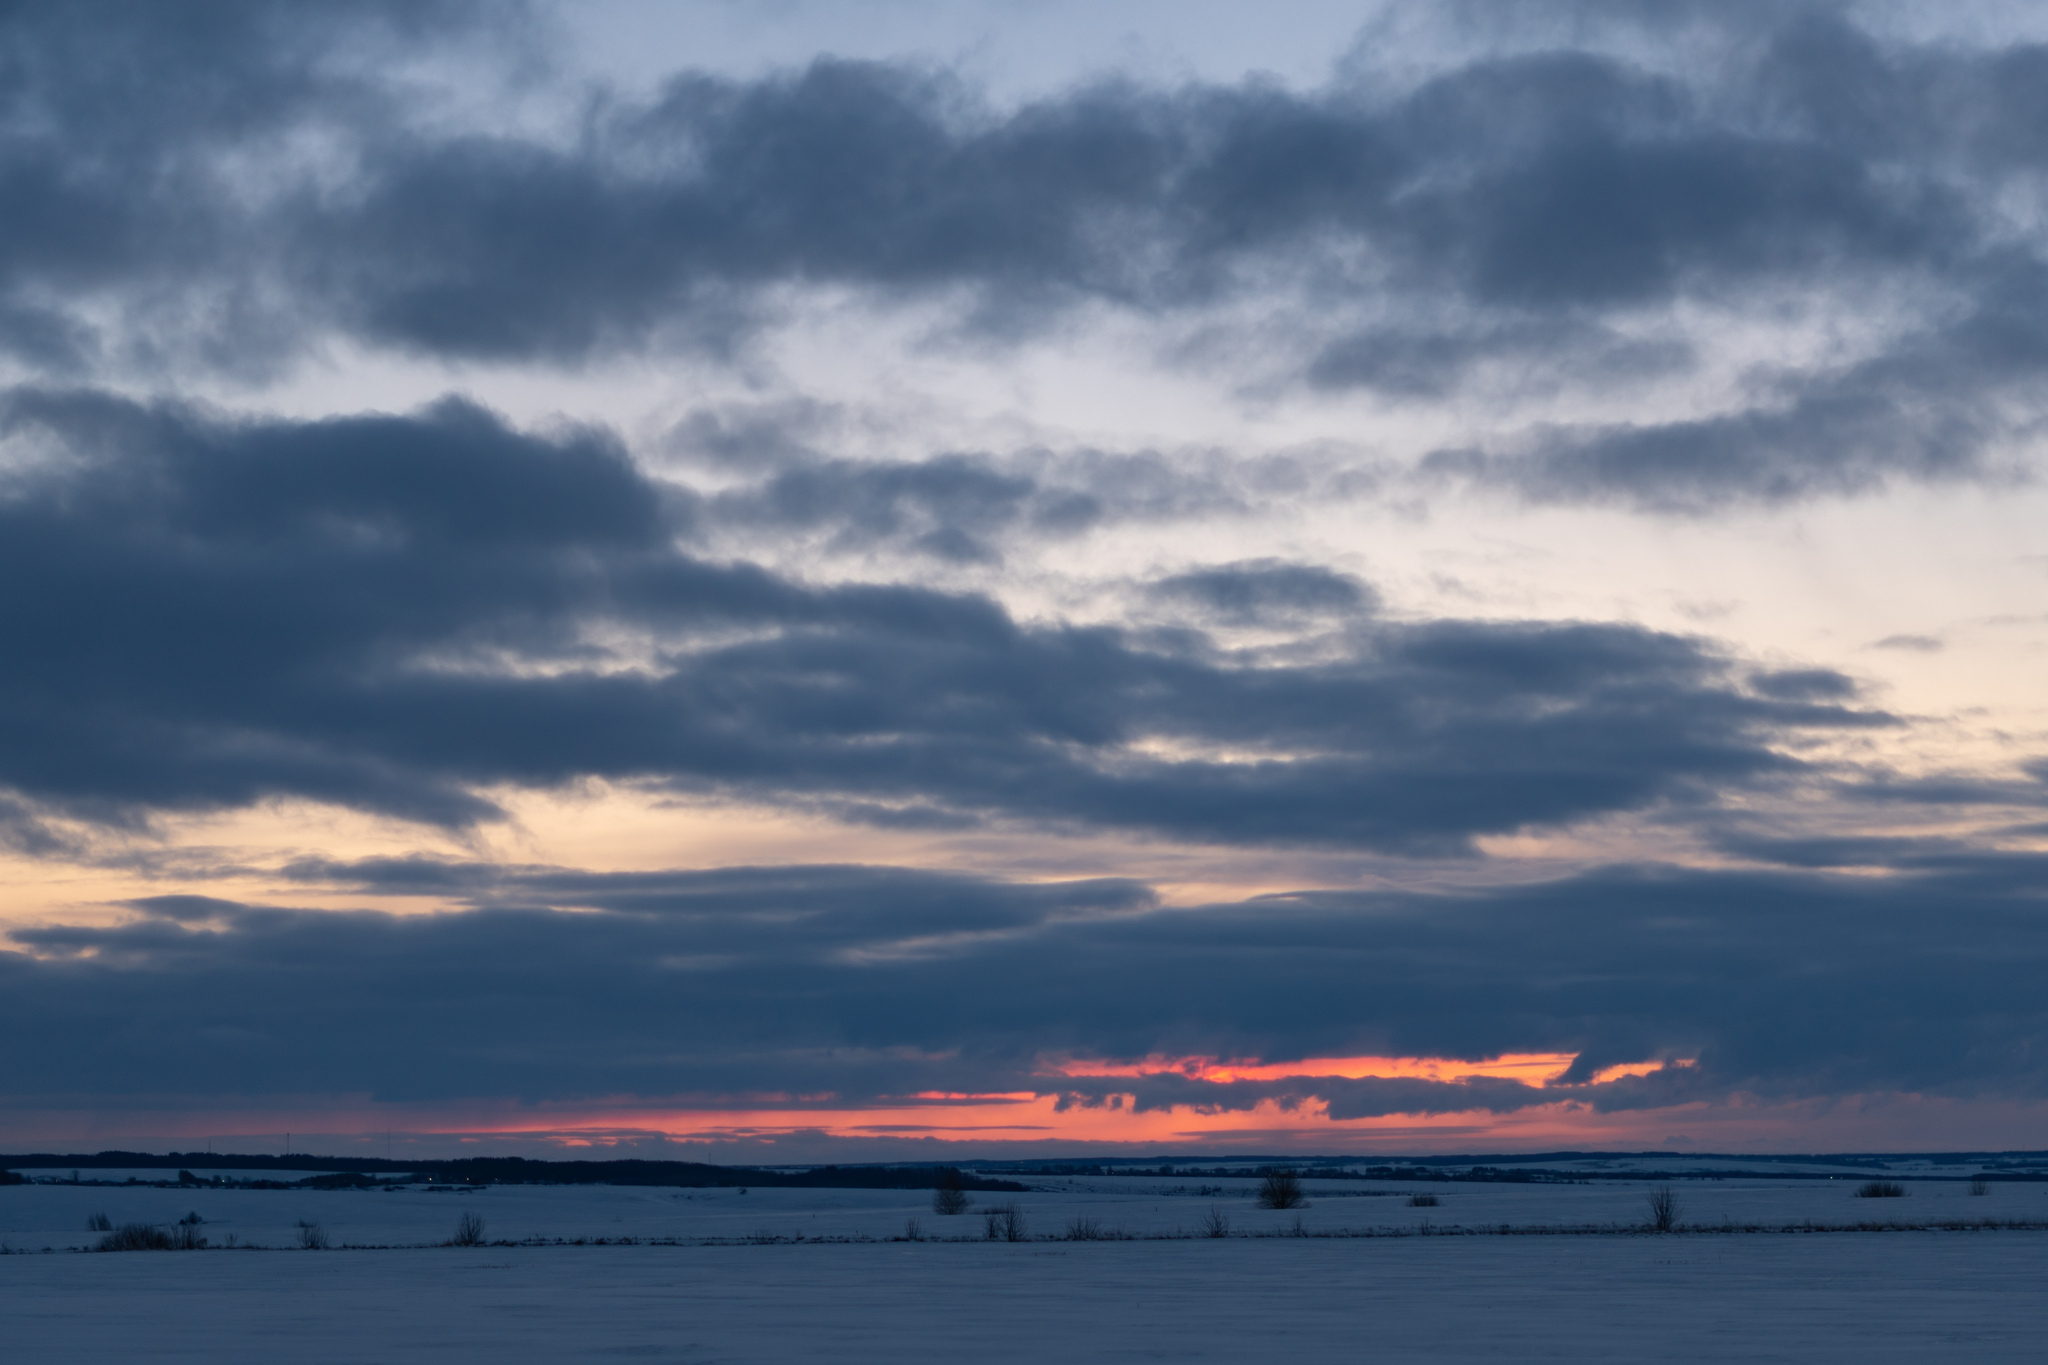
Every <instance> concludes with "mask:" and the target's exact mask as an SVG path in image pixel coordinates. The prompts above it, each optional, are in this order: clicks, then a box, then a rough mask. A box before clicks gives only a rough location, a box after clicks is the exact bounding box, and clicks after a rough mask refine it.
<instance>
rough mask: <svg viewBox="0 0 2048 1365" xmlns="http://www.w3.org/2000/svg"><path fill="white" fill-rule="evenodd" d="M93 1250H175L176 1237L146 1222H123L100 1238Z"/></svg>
mask: <svg viewBox="0 0 2048 1365" xmlns="http://www.w3.org/2000/svg"><path fill="white" fill-rule="evenodd" d="M93 1249H94V1250H95V1251H175V1250H177V1249H178V1243H177V1239H176V1238H174V1237H172V1236H171V1234H170V1233H168V1232H165V1231H164V1230H163V1229H162V1228H159V1227H152V1226H151V1225H150V1224H148V1223H123V1224H122V1225H121V1226H120V1227H118V1228H115V1229H114V1230H113V1231H112V1232H110V1233H108V1234H107V1235H106V1236H104V1237H102V1238H100V1242H99V1245H98V1246H97V1247H95V1248H93Z"/></svg>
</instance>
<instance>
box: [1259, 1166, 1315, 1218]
mask: <svg viewBox="0 0 2048 1365" xmlns="http://www.w3.org/2000/svg"><path fill="white" fill-rule="evenodd" d="M1259 1207H1260V1208H1262V1209H1305V1208H1307V1207H1308V1200H1307V1198H1306V1197H1305V1196H1304V1195H1303V1194H1302V1191H1301V1177H1300V1176H1298V1175H1296V1174H1295V1173H1294V1172H1293V1171H1268V1172H1266V1178H1265V1179H1264V1180H1261V1181H1260V1182H1259Z"/></svg>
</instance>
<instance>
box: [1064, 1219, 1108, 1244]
mask: <svg viewBox="0 0 2048 1365" xmlns="http://www.w3.org/2000/svg"><path fill="white" fill-rule="evenodd" d="M1066 1235H1067V1240H1068V1241H1069V1242H1099V1241H1101V1240H1102V1220H1100V1219H1098V1218H1069V1219H1068V1220H1067V1234H1066Z"/></svg>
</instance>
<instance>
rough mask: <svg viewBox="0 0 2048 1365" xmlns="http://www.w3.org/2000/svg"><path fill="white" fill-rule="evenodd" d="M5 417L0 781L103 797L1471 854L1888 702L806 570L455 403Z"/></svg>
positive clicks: (1278, 589) (1375, 622)
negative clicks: (1086, 834) (506, 795)
mask: <svg viewBox="0 0 2048 1365" xmlns="http://www.w3.org/2000/svg"><path fill="white" fill-rule="evenodd" d="M0 427H4V430H5V432H6V433H7V435H8V437H9V439H10V441H11V442H12V443H13V448H15V449H17V450H21V451H29V452H38V453H39V457H38V458H36V459H32V460H26V461H25V462H24V463H22V464H21V465H19V466H18V467H17V468H16V469H15V470H14V472H13V473H12V475H11V476H10V477H9V478H8V479H7V481H6V486H5V489H4V496H0V582H4V583H5V584H6V585H7V586H6V587H5V588H4V589H0V632H4V634H5V635H6V637H7V638H8V640H9V641H10V642H11V648H12V650H13V654H12V658H11V661H10V664H9V667H8V668H7V670H6V671H5V673H4V674H0V783H4V784H5V785H6V786H7V787H9V788H12V789H13V791H14V792H15V793H16V795H17V796H19V797H21V798H24V799H26V800H28V801H33V802H41V803H45V804H46V805H47V806H49V807H51V808H55V809H61V810H64V811H67V812H69V813H71V814H74V815H82V816H85V817H88V818H98V819H123V818H137V817H141V816H145V815H146V814H147V813H148V812H150V811H152V810H162V809H206V808H221V807H233V806H239V805H246V804H249V803H253V802H257V801H261V800H264V799H268V798H274V797H294V796H296V797H306V798H312V799H316V800H323V801H331V802H338V803H341V804H344V805H349V806H354V807H358V808H361V809H365V810H371V811H376V812H379V813H383V814H388V815H395V816H399V817H403V818H409V819H415V820H423V821H429V822H437V823H441V824H448V825H461V824H466V823H470V822H474V821H476V820H479V819H487V818H491V817H492V816H493V814H494V808H493V807H492V806H491V805H490V804H489V803H488V802H487V801H486V800H485V799H484V798H482V797H480V796H478V795H476V794H475V792H476V789H477V788H479V787H482V786H486V785H489V784H494V783H511V784H517V785H528V786H547V785H553V784H560V783H565V782H569V781H572V780H575V779H578V778H583V777H589V776H602V777H607V778H613V779H620V780H637V781H642V782H647V783H654V784H658V785H661V786H665V787H668V788H671V789H674V790H678V791H689V792H695V793H701V794H707V795H726V796H733V797H739V798H751V799H760V800H772V801H795V802H799V803H806V802H808V803H813V804H815V805H817V806H819V807H821V808H824V809H828V810H836V811H838V812H840V813H842V814H846V815H849V816H852V817H853V818H866V819H874V820H878V821H882V822H885V823H886V822H892V821H894V822H910V823H920V822H923V823H933V822H936V823H947V822H952V823H958V822H961V821H963V820H974V819H980V818H988V817H1001V818H1008V819H1014V820H1023V821H1028V822H1033V823H1040V824H1051V825H1071V826H1075V827H1087V828H1095V829H1102V828H1121V829H1125V830H1130V831H1134V832H1139V833H1146V834H1154V835H1163V836H1168V837H1172V838H1179V839H1190V840H1197V841H1211V842H1226V843H1245V842H1248V843H1265V844H1290V843H1293V844H1320V845H1326V846H1349V847H1357V848H1381V849H1396V850H1402V849H1412V850H1424V849H1434V850H1439V851H1449V850H1456V849H1459V848H1462V847H1464V846H1465V845H1466V843H1467V841H1468V840H1469V839H1470V838H1471V837H1473V836H1475V835H1479V834H1484V833H1492V832H1501V831H1509V830H1516V829H1521V828H1525V827H1531V826H1541V825H1555V824H1563V823H1569V822H1572V821H1575V820H1580V819H1586V818H1593V817H1598V816H1601V815H1604V814H1608V813H1611V812H1615V811H1621V810H1637V809H1644V808H1648V807H1652V806H1656V805H1660V804H1667V803H1679V804H1685V803H1701V802H1704V803H1709V804H1711V802H1712V801H1713V800H1714V799H1715V798H1716V796H1717V795H1718V794H1719V793H1722V792H1726V791H1731V790H1735V789H1740V788H1744V787H1747V786H1751V785H1753V784H1756V783H1760V782H1767V781H1770V780H1772V779H1774V778H1777V777H1781V776H1784V775H1789V774H1793V773H1797V772H1799V771H1801V770H1802V767H1801V765H1800V764H1799V763H1798V762H1797V761H1796V760H1794V759H1792V758H1790V757H1787V756H1786V755H1785V754H1784V753H1781V752H1780V750H1779V748H1778V747H1777V746H1778V744H1779V742H1780V741H1781V740H1783V739H1785V738H1787V737H1789V736H1791V735H1794V734H1798V733H1804V732H1813V731H1826V730H1831V729H1840V728H1844V727H1850V728H1857V727H1868V726H1872V725H1885V724H1891V723H1893V722H1892V721H1891V718H1890V717H1888V716H1886V715H1884V714H1883V713H1881V712H1877V711H1874V710H1870V709H1867V708H1864V707H1862V706H1860V705H1858V704H1857V703H1856V701H1855V698H1854V689H1853V687H1852V686H1851V685H1850V684H1849V683H1848V681H1847V680H1846V679H1842V678H1840V677H1838V676H1837V675H1834V674H1831V673H1826V672H1822V671H1813V672H1806V673H1798V674H1766V675H1759V676H1758V677H1756V678H1753V679H1752V678H1747V677H1745V676H1744V674H1743V673H1742V671H1741V670H1740V669H1739V668H1738V667H1736V666H1735V664H1734V663H1733V662H1732V661H1731V660H1729V659H1727V658H1725V657H1723V656H1722V655H1720V654H1719V653H1717V652H1716V651H1715V650H1714V649H1713V648H1711V647H1710V646H1709V645H1708V644H1706V643H1704V642H1701V641H1697V640H1692V639H1687V638H1683V637H1678V636H1672V635H1666V634H1660V633H1657V632H1654V631H1648V630H1642V629H1638V628H1634V627H1628V626H1608V625H1591V624H1583V623H1575V622H1562V623H1554V624H1544V623H1526V624H1513V623H1508V624H1501V623H1484V622H1471V621H1456V620H1439V621H1425V622H1395V621H1390V620H1386V619H1383V618H1379V617H1376V616H1374V615H1372V614H1371V612H1370V611H1369V610H1368V608H1369V606H1370V597H1369V594H1368V593H1367V591H1366V589H1364V588H1363V587H1362V586H1361V585H1357V584H1354V583H1352V582H1350V580H1346V579H1341V578H1337V577H1335V576H1333V575H1327V574H1323V573H1321V572H1320V571H1315V570H1308V569H1302V568H1299V567H1291V568H1290V567H1285V566H1273V565H1252V566H1246V565H1235V566H1227V567H1225V568H1222V569H1218V570H1215V571H1211V572H1208V573H1206V574H1204V573H1201V572H1197V573H1193V574H1187V575H1182V576H1181V577H1179V578H1176V579H1170V580H1167V582H1166V583H1165V584H1164V585H1162V590H1163V591H1167V592H1170V593H1176V594H1182V595H1187V594H1192V595H1193V600H1197V601H1202V602H1207V603H1209V604H1210V605H1212V606H1216V607H1220V608H1223V609H1225V610H1226V611H1227V612H1230V611H1238V610H1240V609H1242V610H1250V609H1253V608H1272V607H1285V608H1287V609H1290V610H1298V609H1302V608H1304V607H1312V608H1314V609H1315V610H1316V611H1318V612H1320V613H1323V615H1324V617H1325V618H1326V620H1327V618H1329V617H1330V616H1331V615H1332V614H1334V615H1335V616H1336V617H1337V621H1336V629H1337V634H1336V636H1335V638H1336V640H1337V641H1338V648H1339V652H1337V653H1336V654H1334V655H1332V656H1329V657H1324V658H1322V659H1320V660H1318V661H1313V662H1294V663H1286V662H1278V661H1275V660H1272V659H1269V658H1264V657H1261V656H1257V655H1245V656H1239V655H1235V654H1232V653H1230V652H1228V651H1225V650H1223V649H1221V648H1219V647H1217V646H1215V645H1213V644H1212V643H1210V642H1209V641H1208V640H1207V638H1206V637H1204V636H1203V635H1201V634H1199V633H1197V632H1188V631H1182V632H1179V633H1174V634H1169V635H1164V636H1145V635H1139V634H1134V633H1132V632H1128V631H1125V630H1121V629H1117V628H1112V627H1092V628H1085V629H1084V628H1077V627H1069V626H1061V625H1030V624H1024V623H1020V622H1018V621H1016V620H1014V619H1013V618H1012V617H1011V616H1010V615H1009V614H1008V613H1007V612H1006V611H1004V610H1003V609H1002V608H1001V607H1000V606H998V605H997V604H996V603H994V602H992V601H990V600H989V599H986V598H983V597H979V596H974V595H968V594H948V593H941V592H936V591H931V590H926V589H919V588H912V587H901V586H875V585H863V584H849V585H843V586H837V587H817V586H811V585H806V584H804V583H801V582H798V581H794V580H791V579H788V578H784V577H779V576H777V575H774V574H771V573H768V572H766V571H764V570H762V569H759V568H757V567H754V566H752V565H749V564H747V563H744V562H708V561H706V560H703V559H699V558H696V557H693V556H691V555H690V554H688V553H686V552H685V551H684V550H682V549H680V548H678V544H679V541H678V537H679V536H681V535H683V534H684V533H685V532H686V531H687V525H688V521H689V517H690V505H689V502H688V499H687V498H684V497H680V496H675V495H672V493H673V491H672V490H670V489H667V488H665V487H664V486H662V485H660V484H657V483H655V482H653V481H650V480H649V479H648V478H647V477H646V476H644V475H643V474H642V473H640V472H639V471H638V470H637V469H636V468H635V467H634V465H633V464H632V463H631V461H630V460H628V459H627V457H626V456H625V454H624V453H623V452H622V451H621V450H620V448H619V447H618V445H617V444H616V442H614V441H613V440H612V439H611V438H610V437H608V436H607V435H606V434H605V433H603V432H602V431H594V430H584V431H569V432H565V433H562V434H559V435H555V436H550V437H545V438H543V437H539V436H535V435H531V434H526V433H522V432H518V431H515V430H512V429H510V428H508V427H506V426H505V425H503V424H502V423H501V422H499V421H498V420H497V419H496V418H494V417H492V416H491V415H490V414H488V413H486V412H484V411H482V410H479V409H477V408H475V407H472V406H468V405H465V404H462V403H460V402H454V401H450V402H447V403H443V404H441V405H440V406H438V407H435V408H432V409H429V410H427V411H426V412H423V413H421V414H418V415H415V416H411V417H392V416H363V417H352V418H334V419H329V420H325V421H315V422H287V421H258V420H243V421H237V420H232V419H225V418H218V417H207V416H203V415H200V414H197V413H194V412H191V411H188V410H184V409H181V408H178V407H175V406H168V405H157V406H141V405H136V404H133V403H130V402H126V401H124V400H118V399H113V398H109V397H106V396H103V395H95V394H90V393H72V394H50V393H38V392H20V393H16V394H14V395H13V396H12V397H11V398H10V399H9V401H8V403H7V405H6V408H5V410H4V413H0ZM621 634H623V635H626V636H629V637H631V639H632V640H636V641H638V642H639V644H638V645H637V646H632V645H629V646H628V647H625V648H624V649H623V651H622V650H621V649H620V648H619V647H618V646H617V645H616V637H617V636H619V635H621ZM1148 744H1150V745H1153V746H1155V747H1154V748H1153V749H1152V750H1149V751H1148V749H1147V747H1146V746H1147V745H1148ZM1160 744H1164V745H1168V746H1173V747H1175V748H1179V749H1181V750H1183V751H1184V752H1183V755H1182V756H1178V757H1170V756H1165V755H1163V754H1161V753H1159V752H1157V748H1156V746H1157V745H1160ZM1226 750H1227V751H1234V756H1232V757H1227V758H1226V757H1222V756H1220V753H1219V756H1216V757H1209V756H1205V753H1204V751H1226Z"/></svg>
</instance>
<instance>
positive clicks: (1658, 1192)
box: [1648, 1185, 1685, 1232]
mask: <svg viewBox="0 0 2048 1365" xmlns="http://www.w3.org/2000/svg"><path fill="white" fill-rule="evenodd" d="M1648 1202H1649V1205H1650V1231H1652V1232H1676V1231H1677V1230H1678V1215H1679V1214H1681V1213H1683V1212H1684V1211H1685V1206H1684V1205H1683V1204H1681V1203H1680V1202H1679V1199H1678V1191H1677V1190H1674V1189H1672V1188H1671V1187H1670V1186H1669V1185H1659V1186H1658V1187H1657V1188H1656V1189H1654V1190H1651V1191H1650V1193H1649V1196H1648Z"/></svg>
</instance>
